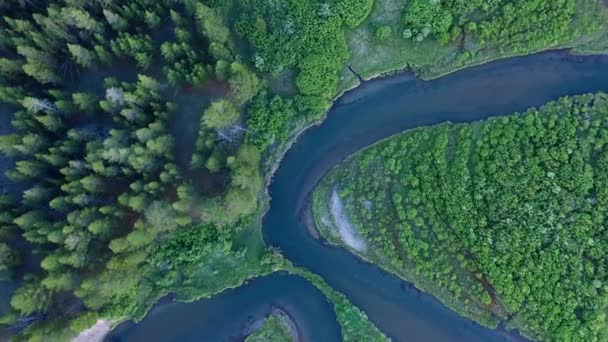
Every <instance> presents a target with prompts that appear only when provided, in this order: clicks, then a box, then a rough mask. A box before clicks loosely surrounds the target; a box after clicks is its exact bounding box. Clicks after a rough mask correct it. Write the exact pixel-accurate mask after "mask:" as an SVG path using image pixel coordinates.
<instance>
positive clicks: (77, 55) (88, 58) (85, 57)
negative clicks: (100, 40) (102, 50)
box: [68, 44, 95, 68]
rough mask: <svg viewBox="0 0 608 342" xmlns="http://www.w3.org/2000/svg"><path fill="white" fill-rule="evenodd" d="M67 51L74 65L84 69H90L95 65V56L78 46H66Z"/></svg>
mask: <svg viewBox="0 0 608 342" xmlns="http://www.w3.org/2000/svg"><path fill="white" fill-rule="evenodd" d="M68 50H70V53H71V54H72V57H73V58H74V60H75V61H76V63H78V64H80V65H81V66H83V67H85V68H90V67H92V66H93V64H94V63H95V55H94V54H93V53H92V52H91V51H89V50H87V49H86V48H84V47H82V46H80V45H78V44H68Z"/></svg>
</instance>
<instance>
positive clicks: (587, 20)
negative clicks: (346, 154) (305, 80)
mask: <svg viewBox="0 0 608 342" xmlns="http://www.w3.org/2000/svg"><path fill="white" fill-rule="evenodd" d="M607 22H608V9H606V5H605V4H604V3H603V0H563V1H544V0H493V1H487V0H471V1H453V0H410V1H405V2H404V1H396V0H376V1H375V3H374V7H373V10H372V12H371V15H370V16H369V17H368V19H367V20H366V21H365V22H364V24H363V25H361V26H359V27H357V28H355V29H352V30H349V31H348V33H347V35H346V37H347V42H348V45H349V48H350V51H351V55H352V57H351V58H350V59H349V61H348V63H349V64H350V65H351V66H352V68H353V69H354V70H355V71H356V72H357V73H358V74H359V75H361V76H362V77H363V78H365V79H367V78H371V77H374V76H377V75H379V74H383V73H390V72H393V71H395V70H399V69H404V68H408V67H409V68H412V69H413V70H414V71H415V72H416V73H417V74H418V75H419V76H421V77H424V78H433V77H437V76H439V75H442V74H445V73H448V72H451V71H454V70H457V69H460V68H463V67H466V66H470V65H474V64H478V63H482V62H485V61H489V60H493V59H497V58H504V57H508V56H515V55H525V54H530V53H533V52H538V51H541V50H547V49H557V48H574V50H575V51H579V52H581V53H584V52H585V53H586V52H601V51H606V48H607V47H608V45H607V43H606V42H607V41H608V40H607V36H606V34H607V32H608V27H607V26H606V25H607V24H606V23H607ZM385 27H390V28H391V29H392V32H393V34H392V35H385V34H380V33H383V32H388V30H387V29H385ZM356 83H357V78H356V77H355V75H352V73H351V72H350V71H349V70H348V69H343V73H342V80H341V82H340V85H339V89H346V88H350V87H353V86H354V85H356Z"/></svg>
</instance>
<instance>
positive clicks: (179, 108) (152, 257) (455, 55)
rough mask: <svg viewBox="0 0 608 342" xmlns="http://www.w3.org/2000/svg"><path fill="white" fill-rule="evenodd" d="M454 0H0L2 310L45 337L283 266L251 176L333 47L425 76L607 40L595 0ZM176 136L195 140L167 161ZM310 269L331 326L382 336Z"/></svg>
mask: <svg viewBox="0 0 608 342" xmlns="http://www.w3.org/2000/svg"><path fill="white" fill-rule="evenodd" d="M427 2H428V4H427ZM462 3H463V2H462V1H437V0H429V1H426V2H425V1H423V0H412V1H411V2H408V5H407V6H406V7H405V8H403V7H402V5H400V4H403V2H401V1H395V0H376V1H374V0H332V1H329V2H326V1H319V0H286V1H278V2H277V1H266V0H244V1H217V0H179V1H175V0H161V1H154V0H132V1H123V0H114V1H84V0H52V1H46V2H43V3H41V2H35V1H0V11H1V13H2V18H0V102H2V103H3V104H8V105H9V106H10V108H11V110H13V111H14V113H13V115H12V126H13V128H14V131H13V132H12V133H10V134H5V135H2V136H0V152H1V153H2V154H3V156H6V157H8V158H12V159H13V160H14V161H15V166H14V167H13V168H12V169H10V170H9V171H8V172H7V176H8V177H9V178H10V179H11V180H12V181H13V182H15V183H18V184H19V186H20V188H21V189H22V191H21V190H20V191H19V192H18V193H11V194H3V195H2V196H1V197H0V237H1V238H2V243H0V277H7V276H11V275H17V274H19V275H20V276H21V273H25V274H23V277H22V279H19V280H22V285H21V287H20V288H19V289H18V290H17V291H16V292H15V294H14V297H13V298H12V300H11V304H12V311H11V312H9V313H8V314H7V315H6V316H4V317H3V318H2V319H1V320H0V322H2V324H11V323H13V322H16V321H19V320H20V319H22V318H25V319H26V320H27V321H29V322H32V323H34V324H32V325H31V326H29V327H28V328H27V329H25V330H24V331H23V332H22V333H21V334H20V335H19V336H18V338H20V339H31V340H34V341H35V340H41V339H42V338H43V337H44V338H47V339H57V340H63V339H67V338H69V336H72V335H74V334H75V333H77V332H78V331H80V330H81V329H82V328H83V327H85V326H86V325H87V324H89V323H91V322H94V321H95V319H96V318H105V319H107V320H110V321H111V322H112V323H117V322H119V321H121V320H124V319H128V318H135V319H139V318H141V317H143V315H144V313H145V312H146V311H147V309H148V308H149V307H150V306H151V305H152V303H153V302H154V301H155V300H156V299H158V298H159V297H161V296H162V295H164V294H166V293H167V292H169V291H171V292H173V293H176V294H177V296H178V298H179V299H183V300H193V299H196V298H200V297H202V296H209V295H212V294H214V293H217V292H219V291H221V290H223V289H225V288H227V287H232V286H237V285H239V284H241V283H242V282H243V281H244V280H245V279H247V278H250V277H253V276H256V275H261V274H267V273H270V272H272V271H276V270H278V269H283V268H285V267H286V266H285V265H284V264H283V262H284V261H283V260H281V258H280V257H278V256H276V255H275V254H273V253H272V252H271V251H269V250H268V249H267V248H266V246H264V244H263V241H262V239H261V236H260V235H261V234H260V233H259V221H260V220H259V218H260V215H261V214H262V213H263V211H264V210H265V208H266V207H267V201H268V198H267V197H266V196H264V195H263V193H264V192H263V190H264V189H263V188H264V179H269V177H268V176H269V172H270V170H271V169H272V168H271V166H272V165H273V164H274V163H275V162H276V160H278V159H279V156H280V155H281V153H283V151H284V150H285V148H286V146H287V145H288V144H289V143H290V141H292V140H293V138H294V135H295V134H296V133H297V132H300V131H301V130H302V129H303V128H304V127H307V126H309V125H310V124H312V123H314V122H319V121H320V120H321V119H322V118H323V115H324V113H325V111H326V110H327V109H328V108H329V106H330V105H331V101H332V100H333V99H334V97H335V96H336V95H337V94H338V93H339V92H340V91H341V90H343V89H345V88H346V87H348V86H350V85H352V81H353V80H354V79H355V77H354V75H352V73H350V71H349V72H346V73H345V71H344V70H345V66H346V65H347V64H348V65H350V64H352V66H353V68H354V69H355V70H360V71H361V73H362V75H363V76H364V77H369V76H370V75H373V74H376V73H378V72H385V71H392V70H396V69H399V68H402V67H404V66H406V65H411V66H413V67H416V69H417V70H418V71H420V72H421V74H422V75H423V76H428V75H436V74H438V73H441V72H444V71H449V70H454V69H455V68H458V67H461V66H464V65H469V64H472V63H477V62H479V61H482V60H487V59H490V58H495V57H498V56H507V55H512V54H515V53H517V54H519V53H528V52H532V51H537V50H540V49H546V48H552V47H558V46H575V45H576V46H579V47H580V51H598V50H601V49H602V48H603V47H604V46H606V41H608V40H607V39H606V30H605V27H604V26H603V25H604V24H603V23H604V22H605V11H604V9H603V7H601V4H600V3H599V0H563V1H557V2H555V3H553V2H546V1H539V0H517V1H516V0H509V1H506V0H505V1H490V2H487V1H481V0H479V1H472V2H467V4H464V5H463V4H462ZM400 6H401V7H400ZM370 13H371V16H370ZM368 17H369V18H368ZM361 24H363V25H362V26H361ZM522 32H523V33H522ZM368 38H369V39H368ZM351 54H352V56H351ZM370 56H372V57H373V59H374V61H370ZM183 94H190V95H192V94H195V95H196V98H198V99H199V101H200V102H196V101H194V103H193V102H192V101H188V103H187V104H186V103H185V102H184V101H181V99H183V98H184V97H182V96H181V95H183ZM191 97H193V96H191ZM185 107H188V108H185ZM190 107H199V108H195V109H196V110H197V111H198V113H200V117H199V118H197V120H198V121H197V122H196V123H195V125H196V127H198V134H197V135H196V137H195V138H193V139H192V140H193V141H184V139H183V137H182V132H180V131H175V130H172V129H171V128H170V127H171V125H170V123H172V122H173V121H174V119H175V117H176V116H177V114H178V113H180V112H186V111H188V110H189V109H191V108H190ZM186 145H191V146H186ZM178 150H179V151H182V150H193V153H192V155H191V156H186V158H185V159H186V162H185V163H183V162H179V163H178V161H177V158H176V154H177V153H176V151H178ZM188 154H189V152H188ZM180 161H181V155H180ZM16 240H25V241H26V242H27V243H28V244H29V246H30V247H31V248H29V250H31V252H32V253H33V254H34V259H36V258H37V259H40V260H41V261H40V268H36V267H25V269H24V270H23V272H11V269H14V268H15V266H17V265H18V264H19V261H20V259H21V258H24V259H25V258H26V257H27V256H26V255H17V253H15V246H16V243H15V241H16ZM22 252H23V251H22ZM21 254H24V253H21ZM315 284H317V285H318V286H320V287H321V288H322V289H323V290H324V292H325V293H326V295H327V296H328V297H329V298H330V299H331V300H332V301H333V303H334V305H335V306H336V310H337V312H338V318H339V320H340V322H341V324H342V326H343V334H344V336H345V338H346V339H350V340H369V338H372V339H375V338H378V339H381V336H382V335H381V333H379V332H378V331H377V329H376V328H375V327H373V325H372V324H371V323H370V322H369V321H368V320H367V318H366V317H365V315H364V314H363V313H362V312H361V311H360V310H358V309H357V308H354V307H353V306H352V304H350V303H349V302H348V301H347V300H346V299H345V298H344V297H343V296H342V295H340V294H337V293H336V292H333V290H331V289H330V288H329V287H328V286H327V285H323V284H324V283H322V281H321V280H320V279H317V280H315ZM477 290H478V292H479V293H477V295H479V296H481V293H482V292H480V291H481V290H480V289H477ZM478 299H479V300H480V301H482V302H483V298H478ZM30 318H31V319H30ZM39 318H43V319H39ZM370 336H372V337H370Z"/></svg>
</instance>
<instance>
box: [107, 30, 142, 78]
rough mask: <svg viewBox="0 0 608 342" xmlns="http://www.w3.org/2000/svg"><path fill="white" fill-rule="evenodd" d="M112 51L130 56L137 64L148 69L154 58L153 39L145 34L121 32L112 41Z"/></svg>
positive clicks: (119, 54)
mask: <svg viewBox="0 0 608 342" xmlns="http://www.w3.org/2000/svg"><path fill="white" fill-rule="evenodd" d="M111 48H112V52H114V54H116V55H118V56H130V57H132V58H133V59H135V61H136V62H137V66H139V67H140V68H142V69H146V68H147V67H148V66H150V62H151V60H152V39H151V38H150V36H148V35H144V34H130V33H124V32H120V33H119V35H118V38H116V39H115V40H113V41H112V42H111Z"/></svg>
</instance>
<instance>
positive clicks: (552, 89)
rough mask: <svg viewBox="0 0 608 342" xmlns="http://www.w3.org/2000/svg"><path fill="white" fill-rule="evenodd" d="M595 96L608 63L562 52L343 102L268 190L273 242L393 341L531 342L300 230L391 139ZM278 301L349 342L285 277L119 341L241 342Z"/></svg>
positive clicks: (314, 336) (311, 330)
mask: <svg viewBox="0 0 608 342" xmlns="http://www.w3.org/2000/svg"><path fill="white" fill-rule="evenodd" d="M596 91H608V56H589V57H581V56H569V55H567V54H565V53H563V52H549V53H543V54H538V55H533V56H527V57H520V58H513V59H508V60H502V61H497V62H492V63H489V64H486V65H482V66H478V67H473V68H469V69H466V70H463V71H459V72H457V73H454V74H452V75H449V76H445V77H442V78H439V79H437V80H433V81H422V80H419V79H416V78H415V77H414V76H413V75H412V74H411V73H408V72H406V73H402V74H399V75H397V76H392V77H388V78H383V79H378V80H374V81H371V82H367V83H365V84H364V85H362V86H361V87H359V88H358V89H356V90H353V91H351V92H349V93H347V94H345V95H344V96H343V97H342V98H341V99H340V100H338V101H337V102H336V104H335V105H334V108H333V109H332V110H331V111H330V113H329V116H328V119H327V120H326V121H325V122H324V123H323V124H322V125H321V126H319V127H315V128H311V129H309V130H308V131H307V132H306V133H304V134H303V135H302V136H301V137H300V138H299V139H298V142H297V143H296V144H294V146H293V147H292V148H291V149H290V150H289V152H288V153H287V154H286V155H285V158H284V159H283V161H282V162H281V165H280V167H279V169H278V170H277V172H276V173H275V175H274V178H273V182H272V184H271V186H270V190H269V191H270V195H271V197H272V200H271V203H270V209H269V211H268V213H267V214H266V216H265V218H264V224H263V233H264V239H265V241H266V242H267V243H268V244H270V245H273V246H277V247H279V248H280V249H281V250H282V252H283V253H284V255H285V256H286V257H287V258H288V259H290V260H291V261H292V262H294V263H295V264H296V265H299V266H303V267H305V268H308V269H309V270H311V271H312V272H314V273H317V274H319V275H320V276H322V277H323V278H324V279H325V281H326V282H327V283H328V284H329V285H331V286H332V287H333V288H335V289H336V290H338V291H340V292H342V293H343V294H345V295H346V296H347V297H348V298H349V299H350V300H351V301H352V302H353V303H354V304H355V305H357V306H358V307H359V308H361V309H362V310H364V311H365V312H366V313H367V315H368V316H369V318H370V319H371V320H372V321H373V322H374V323H375V324H376V325H377V326H378V327H379V328H380V329H381V330H382V331H383V332H384V333H386V334H387V335H388V336H390V337H392V338H393V339H394V340H398V341H425V342H426V341H468V342H469V341H470V342H472V341H505V340H507V341H510V340H518V339H521V337H519V336H518V335H516V334H509V333H507V332H504V331H501V330H491V329H487V328H484V327H481V326H479V325H477V324H475V323H473V322H472V321H470V320H468V319H466V318H463V317H461V316H459V315H458V314H456V313H455V312H453V311H451V310H449V309H447V308H446V307H445V306H443V305H442V304H441V303H440V302H438V301H437V300H436V299H434V298H433V297H432V296H430V295H428V294H424V293H421V292H419V291H418V290H416V289H415V288H413V287H412V286H411V285H409V283H407V282H405V281H403V280H401V279H399V278H398V277H396V276H394V275H391V274H389V273H387V272H385V271H383V270H381V269H380V268H378V267H376V266H374V265H372V264H369V263H367V262H365V261H363V260H361V259H360V258H358V257H356V256H354V255H353V254H351V253H349V252H348V251H346V250H344V249H342V248H338V247H333V246H328V245H326V244H324V243H322V242H321V241H319V240H315V239H314V238H312V237H311V235H310V234H309V232H308V230H307V229H306V227H305V225H304V224H303V220H302V218H303V217H305V215H306V214H307V212H306V211H305V208H307V201H308V198H309V194H310V192H311V191H312V189H313V187H314V186H315V184H317V182H318V181H319V180H320V179H321V177H322V176H323V175H324V174H325V173H326V172H327V171H328V170H329V169H330V168H332V167H333V166H335V165H336V164H337V163H339V162H340V161H341V160H343V159H344V158H345V157H347V156H348V155H350V154H351V153H353V152H355V151H356V150H358V149H360V148H362V147H364V146H367V145H369V144H371V143H374V142H376V141H378V140H380V139H382V138H385V137H387V136H389V135H392V134H396V133H398V132H401V131H403V130H406V129H411V128H415V127H420V126H425V125H432V124H437V123H441V122H445V121H453V122H469V121H473V120H479V119H484V118H487V117H489V116H497V115H505V114H509V113H512V112H515V111H523V110H525V109H527V108H529V107H532V106H539V105H542V104H543V103H545V102H548V101H550V100H554V99H557V98H558V97H560V96H564V95H575V94H580V93H585V92H596ZM277 302H280V304H281V305H282V306H283V307H284V308H285V309H286V310H287V311H289V312H290V313H291V314H292V315H293V316H294V317H295V319H296V321H297V322H298V325H299V326H300V327H301V329H302V330H303V332H304V339H305V340H307V341H334V340H339V336H340V334H339V331H340V330H339V329H340V327H339V325H338V324H337V322H336V319H335V315H334V314H333V313H332V312H331V307H330V306H329V304H328V303H327V300H326V299H325V298H324V297H323V296H322V295H320V292H319V291H318V290H316V289H315V288H314V287H312V286H310V284H308V282H307V281H306V280H304V279H303V278H301V277H297V276H290V275H285V274H279V275H271V276H269V277H264V278H260V279H256V280H253V281H251V282H250V284H248V285H245V286H243V287H240V288H237V289H234V290H228V291H226V292H224V293H223V294H221V295H219V296H216V297H213V298H211V299H204V300H201V301H198V302H193V303H171V304H167V305H162V306H159V307H157V308H155V309H154V310H153V311H151V313H150V314H149V315H148V316H147V317H146V318H145V319H144V320H143V321H142V322H141V323H139V324H125V325H122V326H121V327H119V328H118V329H117V331H115V333H114V334H113V335H112V336H110V337H109V339H111V340H129V341H138V340H142V341H144V340H149V341H152V340H163V341H186V340H199V341H223V340H231V339H237V340H238V339H242V337H239V331H240V329H242V328H243V327H244V326H246V324H247V322H248V321H250V320H252V319H255V318H256V317H261V316H263V315H264V314H266V313H268V312H269V310H270V305H271V304H272V303H277ZM161 338H162V339H161Z"/></svg>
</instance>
